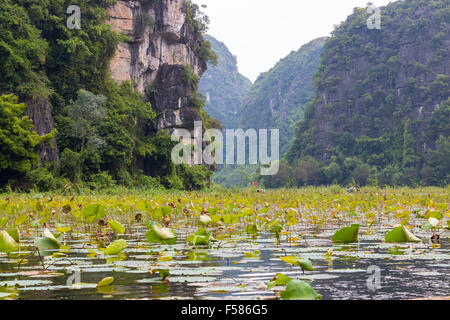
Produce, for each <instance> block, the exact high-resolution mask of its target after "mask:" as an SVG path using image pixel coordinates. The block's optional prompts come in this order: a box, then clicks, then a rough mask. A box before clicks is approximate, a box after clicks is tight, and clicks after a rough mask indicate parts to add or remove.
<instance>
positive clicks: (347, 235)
mask: <svg viewBox="0 0 450 320" xmlns="http://www.w3.org/2000/svg"><path fill="white" fill-rule="evenodd" d="M358 231H359V224H353V225H352V226H351V227H345V228H342V229H341V230H339V231H337V232H336V233H335V234H334V236H333V242H334V243H352V242H358Z"/></svg>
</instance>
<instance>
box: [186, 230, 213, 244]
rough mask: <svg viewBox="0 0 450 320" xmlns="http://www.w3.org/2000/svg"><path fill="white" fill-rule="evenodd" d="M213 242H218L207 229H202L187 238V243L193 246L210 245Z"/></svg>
mask: <svg viewBox="0 0 450 320" xmlns="http://www.w3.org/2000/svg"><path fill="white" fill-rule="evenodd" d="M211 241H217V240H216V239H215V238H214V237H213V236H211V234H210V233H209V232H207V231H206V230H205V229H200V231H198V232H196V233H195V234H193V235H190V236H188V237H187V238H186V242H188V243H189V244H190V245H192V246H197V245H200V246H202V245H205V246H206V245H209V243H210V242H211Z"/></svg>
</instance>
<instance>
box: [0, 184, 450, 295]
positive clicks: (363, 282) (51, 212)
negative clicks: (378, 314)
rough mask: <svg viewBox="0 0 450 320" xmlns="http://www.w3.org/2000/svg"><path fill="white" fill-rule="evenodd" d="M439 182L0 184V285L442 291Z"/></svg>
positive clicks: (205, 291) (7, 291)
mask: <svg viewBox="0 0 450 320" xmlns="http://www.w3.org/2000/svg"><path fill="white" fill-rule="evenodd" d="M449 200H450V197H449V188H447V189H439V188H422V189H376V188H364V189H362V190H360V191H357V190H354V189H352V190H347V189H344V188H337V187H332V188H318V189H316V188H307V189H298V190H274V191H267V192H265V193H262V192H260V193H258V192H257V191H256V190H253V189H250V190H242V191H224V190H221V191H220V192H219V191H217V192H214V191H209V192H169V191H167V192H162V191H161V192H154V193H143V194H138V193H136V192H134V193H133V192H124V193H115V194H114V193H113V194H109V195H108V194H101V195H98V194H95V195H56V194H29V195H23V194H7V195H1V196H0V299H246V300H248V299H252V300H253V299H327V300H328V299H331V300H339V299H346V300H348V299H415V298H429V297H445V296H449V295H450V281H449V279H450V240H449V237H450V231H449V230H448V229H449V220H450V219H449V218H450V210H449Z"/></svg>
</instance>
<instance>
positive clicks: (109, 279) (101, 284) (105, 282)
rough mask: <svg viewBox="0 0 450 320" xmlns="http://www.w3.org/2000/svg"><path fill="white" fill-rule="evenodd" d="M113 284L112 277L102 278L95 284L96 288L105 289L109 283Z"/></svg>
mask: <svg viewBox="0 0 450 320" xmlns="http://www.w3.org/2000/svg"><path fill="white" fill-rule="evenodd" d="M113 282H114V278H113V277H107V278H104V279H103V280H101V281H100V282H99V283H98V284H97V288H101V287H107V286H109V285H110V284H111V283H113Z"/></svg>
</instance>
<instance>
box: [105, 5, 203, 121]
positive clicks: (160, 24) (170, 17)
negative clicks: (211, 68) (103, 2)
mask: <svg viewBox="0 0 450 320" xmlns="http://www.w3.org/2000/svg"><path fill="white" fill-rule="evenodd" d="M108 23H109V24H110V25H111V26H112V28H113V29H114V30H116V31H118V32H120V33H122V34H124V35H126V36H128V38H129V40H128V41H126V42H123V43H121V44H120V45H119V47H118V49H117V52H116V55H115V57H114V58H113V59H112V60H111V62H110V72H111V76H112V78H113V79H114V80H116V81H118V82H123V81H129V80H132V81H133V82H134V83H135V85H136V87H137V89H138V90H139V91H140V92H141V93H142V94H144V96H145V97H146V99H147V100H148V101H150V102H151V103H152V106H153V109H154V110H155V111H156V112H157V113H158V118H157V121H156V122H157V129H158V130H161V129H173V128H181V127H182V128H188V129H192V128H193V126H194V121H199V120H200V117H199V115H198V114H197V112H196V111H195V110H194V109H192V108H191V107H190V106H189V97H190V95H191V94H192V93H193V91H194V90H195V87H194V85H192V84H187V83H186V82H185V80H184V72H185V65H190V66H191V68H192V69H193V70H194V73H196V74H197V75H198V76H201V75H202V74H203V72H205V70H206V69H207V65H206V63H205V62H203V61H201V60H200V59H199V58H198V56H197V55H196V53H195V50H194V49H193V48H195V47H198V46H199V44H200V41H201V39H199V38H198V37H197V36H196V34H195V33H194V32H193V31H192V28H191V27H190V25H189V21H188V19H187V17H186V1H185V0H158V1H149V0H140V1H131V0H119V1H117V3H116V5H115V6H114V7H112V8H111V9H110V10H109V18H108Z"/></svg>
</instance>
